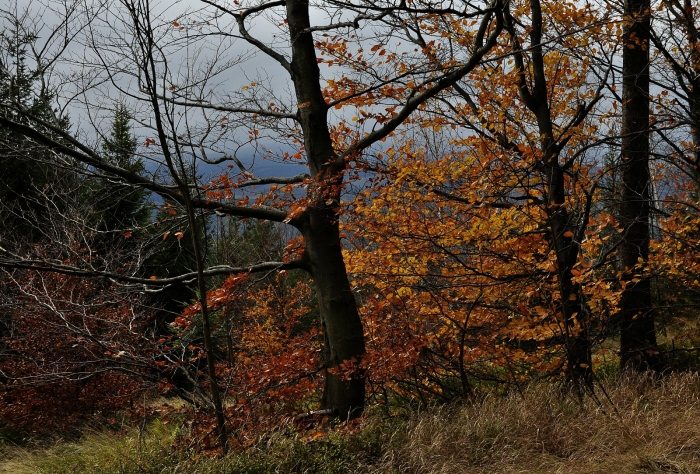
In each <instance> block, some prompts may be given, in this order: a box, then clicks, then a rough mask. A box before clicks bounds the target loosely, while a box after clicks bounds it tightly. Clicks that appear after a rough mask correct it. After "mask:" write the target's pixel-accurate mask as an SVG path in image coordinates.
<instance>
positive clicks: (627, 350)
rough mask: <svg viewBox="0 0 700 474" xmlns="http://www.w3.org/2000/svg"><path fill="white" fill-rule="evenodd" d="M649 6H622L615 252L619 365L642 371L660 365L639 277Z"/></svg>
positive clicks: (645, 281)
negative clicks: (619, 235) (619, 233)
mask: <svg viewBox="0 0 700 474" xmlns="http://www.w3.org/2000/svg"><path fill="white" fill-rule="evenodd" d="M650 8H651V4H650V1H649V0H627V1H626V2H625V17H626V18H627V19H628V20H629V21H630V23H629V25H628V26H626V27H625V31H624V34H623V35H624V38H623V59H622V76H623V78H622V81H623V84H622V202H621V205H620V223H621V225H622V226H623V228H624V233H623V241H622V244H621V246H620V263H621V265H622V271H623V275H622V281H623V285H625V289H624V291H623V294H622V301H621V308H620V364H621V366H622V367H623V368H626V369H631V370H637V371H643V370H648V369H657V368H659V365H660V358H659V355H658V354H659V352H658V349H657V346H656V330H655V327H654V313H653V307H652V299H651V282H650V280H649V277H648V276H645V275H644V273H646V270H645V269H640V268H636V267H637V265H638V264H641V265H646V263H647V261H648V259H649V224H650V185H651V177H650V174H649V105H650V104H649V36H650V18H651V16H650Z"/></svg>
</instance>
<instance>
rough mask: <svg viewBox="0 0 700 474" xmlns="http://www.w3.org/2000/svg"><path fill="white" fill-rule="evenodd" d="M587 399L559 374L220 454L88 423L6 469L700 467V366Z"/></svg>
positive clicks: (164, 432)
mask: <svg viewBox="0 0 700 474" xmlns="http://www.w3.org/2000/svg"><path fill="white" fill-rule="evenodd" d="M604 388H605V392H606V393H607V395H608V396H609V400H608V399H607V397H606V396H605V394H604V393H603V390H601V389H600V388H599V389H598V398H599V401H598V402H596V401H595V400H593V399H591V398H588V399H586V400H585V401H584V402H583V404H580V403H579V401H578V400H577V399H576V398H574V397H570V396H568V395H566V394H563V393H562V392H561V390H560V389H558V388H557V387H556V386H554V385H547V384H538V385H533V386H531V387H530V388H528V389H527V390H525V391H524V392H523V393H522V394H516V393H514V394H511V395H508V396H505V397H496V396H494V397H487V398H486V399H485V400H484V401H483V402H481V403H480V404H478V405H471V406H458V405H445V406H441V407H435V408H432V409H428V410H425V411H424V412H422V413H414V414H412V415H410V416H407V417H403V418H386V417H382V416H380V415H368V416H367V418H366V419H365V421H364V425H363V426H362V428H361V429H360V430H359V432H353V433H347V432H345V431H343V430H338V431H334V432H329V433H327V434H326V435H325V436H323V437H321V438H319V439H315V440H313V441H309V440H308V439H310V438H311V437H309V436H306V435H305V434H304V433H301V434H299V433H295V432H293V431H292V430H290V431H287V432H282V431H280V432H277V433H272V434H270V435H269V436H268V437H267V438H266V439H264V440H260V441H259V442H258V443H257V444H256V445H254V446H252V447H251V448H249V449H247V450H245V451H241V452H236V453H231V454H230V455H228V456H227V457H225V458H219V459H211V458H207V457H206V456H202V455H200V454H198V453H195V452H183V451H173V450H172V449H171V447H170V446H171V443H172V442H173V441H174V440H175V437H176V436H177V429H176V428H175V427H173V425H167V426H166V425H163V424H162V423H160V422H154V423H152V424H151V425H150V427H149V429H148V430H146V431H145V432H141V433H139V432H138V430H136V429H135V430H134V431H133V432H129V433H127V434H123V435H115V434H108V433H106V432H92V433H88V434H86V435H85V436H84V437H83V439H82V440H81V441H80V442H77V443H61V442H59V443H56V444H55V445H53V446H51V447H48V448H41V449H34V450H30V449H27V448H17V447H12V446H9V445H5V446H3V447H2V449H0V456H1V457H2V461H0V472H1V473H17V474H22V473H52V474H53V473H172V474H175V473H188V474H189V473H193V474H194V473H206V474H208V473H211V474H213V473H227V474H234V473H246V474H253V473H274V472H281V473H328V474H331V473H379V474H381V473H387V474H388V473H416V474H418V473H420V474H438V473H474V474H480V473H572V474H575V473H601V474H602V473H606V474H608V473H622V474H624V473H700V376H698V375H697V374H676V375H672V376H668V377H666V378H663V379H654V378H651V377H626V378H620V377H618V378H617V379H610V380H607V381H606V382H605V387H604Z"/></svg>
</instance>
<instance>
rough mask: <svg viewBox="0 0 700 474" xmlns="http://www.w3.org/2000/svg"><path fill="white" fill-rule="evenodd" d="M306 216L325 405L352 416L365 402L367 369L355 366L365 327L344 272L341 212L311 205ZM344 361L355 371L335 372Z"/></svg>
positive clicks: (359, 356) (341, 416)
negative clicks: (321, 337)
mask: <svg viewBox="0 0 700 474" xmlns="http://www.w3.org/2000/svg"><path fill="white" fill-rule="evenodd" d="M307 218H308V220H307V223H306V225H305V226H304V229H305V230H306V232H304V237H305V241H306V258H308V265H309V270H310V272H311V275H312V276H313V278H314V282H315V283H316V293H317V296H318V305H319V310H320V314H321V324H322V327H323V333H324V342H325V347H324V349H323V355H324V361H325V364H326V368H327V370H326V380H325V387H324V393H323V399H322V401H321V404H322V406H323V408H326V409H333V410H334V411H335V412H336V413H337V414H338V416H339V417H340V418H341V419H347V418H348V417H350V418H352V417H355V416H357V415H359V414H360V413H362V409H363V407H364V397H365V379H364V373H363V372H362V371H361V370H354V369H353V367H352V366H353V365H354V364H353V362H358V363H359V362H360V361H361V359H362V357H363V355H364V353H365V342H364V331H363V328H362V323H361V322H360V317H359V314H358V311H357V304H356V302H355V296H354V295H353V294H352V291H351V290H350V284H349V282H348V276H347V273H346V271H345V263H344V261H343V255H342V253H341V246H340V238H339V229H338V216H337V213H336V212H335V211H334V210H333V209H331V208H325V209H323V208H322V209H312V210H310V211H309V212H308V213H307ZM344 362H349V363H350V366H349V367H348V368H349V369H350V370H351V372H350V373H338V372H336V370H338V369H336V368H337V367H338V366H339V365H341V364H342V363H344Z"/></svg>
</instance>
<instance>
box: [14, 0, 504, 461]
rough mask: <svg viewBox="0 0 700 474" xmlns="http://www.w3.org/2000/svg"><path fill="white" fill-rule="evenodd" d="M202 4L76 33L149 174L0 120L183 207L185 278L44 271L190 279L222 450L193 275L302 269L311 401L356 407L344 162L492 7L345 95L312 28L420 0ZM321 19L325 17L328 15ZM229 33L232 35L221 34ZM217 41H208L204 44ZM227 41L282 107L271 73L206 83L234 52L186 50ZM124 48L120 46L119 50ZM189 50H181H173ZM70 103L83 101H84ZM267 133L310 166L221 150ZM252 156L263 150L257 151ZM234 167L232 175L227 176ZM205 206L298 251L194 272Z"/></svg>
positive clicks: (479, 31)
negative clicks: (320, 384) (253, 60)
mask: <svg viewBox="0 0 700 474" xmlns="http://www.w3.org/2000/svg"><path fill="white" fill-rule="evenodd" d="M202 3H203V4H204V5H205V7H203V8H202V9H200V10H194V11H192V12H189V13H188V14H184V15H182V16H181V17H177V18H174V19H173V20H168V21H165V22H163V21H160V20H158V21H156V20H157V19H158V18H157V15H159V14H158V13H157V12H156V11H155V9H154V8H153V6H152V5H149V4H148V2H146V1H141V0H133V1H132V0H125V1H123V2H121V4H120V15H119V17H118V18H116V17H113V16H112V14H113V13H114V11H115V10H114V8H116V7H115V6H112V7H110V8H111V9H112V10H111V11H101V12H97V17H96V18H97V19H96V20H94V21H93V23H92V25H91V27H92V30H91V31H90V33H91V35H92V36H89V37H87V38H86V39H85V40H84V41H85V42H84V44H86V45H87V48H88V52H89V54H90V60H89V61H87V62H84V63H83V65H84V66H85V67H86V69H89V70H90V71H91V74H92V73H94V74H96V75H97V76H99V77H104V78H105V80H106V81H107V82H106V84H107V86H105V87H109V88H110V91H109V93H110V94H114V92H115V90H116V91H119V92H120V93H121V94H123V95H124V96H125V97H131V98H132V100H136V101H138V103H139V107H142V110H143V115H142V116H138V115H137V116H136V120H137V121H138V122H139V123H141V124H142V125H143V126H144V127H145V129H146V130H148V133H149V135H147V136H146V138H145V142H144V148H143V151H144V152H147V151H150V153H149V159H150V160H153V162H154V163H157V164H156V167H157V168H158V169H157V170H156V171H152V172H151V171H148V167H147V169H146V170H145V171H144V172H138V171H134V170H130V169H126V168H125V167H123V166H119V165H118V164H114V163H111V162H110V161H109V160H108V159H107V157H106V156H105V155H104V153H101V152H100V151H99V149H96V148H95V147H93V146H90V144H89V143H87V142H86V141H85V140H82V138H81V135H80V134H79V133H71V134H68V133H65V132H63V133H60V136H61V138H62V139H63V140H64V141H65V142H66V143H65V144H63V143H61V142H59V141H57V140H55V139H53V138H51V137H50V136H48V135H47V134H46V133H43V132H42V129H41V127H44V126H48V127H49V129H51V130H55V128H52V127H51V126H49V125H48V124H45V122H44V121H43V120H41V118H40V117H36V116H34V115H32V114H31V113H30V112H29V111H27V110H25V109H24V108H22V107H18V106H15V107H14V110H15V111H16V112H17V113H18V114H20V115H21V116H22V117H23V118H25V119H26V121H27V122H26V123H22V122H20V121H17V120H12V119H11V118H4V117H3V118H0V126H2V127H4V128H5V129H7V130H12V131H13V132H15V133H19V134H21V135H24V136H26V137H28V138H31V139H33V140H36V141H37V142H40V143H42V144H43V145H45V146H47V147H50V148H51V149H52V150H55V151H57V152H61V153H65V154H66V155H67V156H70V157H71V158H72V159H74V160H77V161H79V162H81V163H83V164H84V165H86V166H89V167H92V168H94V169H96V170H99V171H100V172H101V173H103V174H105V175H110V176H111V177H112V178H114V179H117V180H121V181H124V182H128V183H129V184H130V185H132V186H137V187H140V188H143V189H146V190H149V191H152V192H155V193H157V194H159V195H160V196H161V197H162V198H163V199H165V200H171V201H172V202H176V203H178V204H179V205H181V206H183V208H184V209H185V215H186V217H187V219H188V226H189V228H190V230H191V232H192V235H193V247H194V251H195V253H196V258H195V261H196V264H197V270H196V272H193V273H186V274H183V275H178V276H173V277H168V278H163V279H156V280H151V279H150V278H138V277H134V276H123V275H119V274H117V273H115V272H105V271H99V270H95V269H91V270H90V271H88V272H84V271H83V270H82V269H77V268H71V269H66V268H59V266H56V265H53V267H54V268H53V269H54V270H59V269H62V270H63V271H73V272H75V273H80V274H91V275H104V276H109V277H110V278H113V279H115V280H118V281H122V282H128V283H131V284H141V285H170V284H173V283H176V282H179V281H187V280H188V279H191V278H193V277H196V279H197V281H198V285H199V294H200V306H201V311H202V314H203V328H204V338H205V350H206V352H207V354H208V355H207V363H208V366H209V369H208V372H209V376H208V384H209V386H210V388H211V390H212V398H213V399H214V400H213V403H214V405H215V407H214V409H215V411H216V412H217V419H218V430H219V436H220V440H221V442H220V444H221V447H222V448H224V449H225V446H226V440H225V439H226V427H225V420H224V414H223V411H224V410H223V408H222V403H221V401H220V400H217V396H216V391H217V390H218V389H217V386H218V380H217V376H216V367H215V366H214V365H213V364H215V361H214V351H213V347H214V345H213V341H211V340H210V335H211V334H209V336H208V335H207V333H210V332H211V331H210V330H211V327H210V321H209V320H210V316H209V315H208V314H207V301H206V294H207V284H206V281H205V279H206V278H208V277H210V276H213V275H219V274H237V273H249V272H253V273H254V272H263V271H264V272H267V271H272V270H283V269H292V268H300V269H304V270H306V271H308V272H309V273H310V275H311V276H312V278H313V280H314V284H315V290H316V295H317V299H318V307H319V314H320V321H321V328H322V333H323V337H324V342H325V344H324V349H323V354H324V357H323V359H324V370H325V371H326V374H327V375H326V377H325V388H324V395H323V397H322V400H321V405H322V407H323V408H327V409H328V410H329V411H332V412H334V413H336V414H337V415H339V416H340V417H342V418H348V417H353V416H357V415H358V414H359V413H361V411H362V408H363V406H364V394H365V376H364V373H363V370H362V368H361V365H360V362H361V360H362V358H363V356H364V353H365V345H364V334H363V327H362V323H361V321H360V318H359V315H358V311H357V304H356V301H355V298H354V296H353V294H352V292H351V288H350V285H349V282H348V278H347V274H346V270H345V263H344V260H343V255H342V247H341V236H340V231H339V215H340V214H339V206H340V205H341V193H342V190H343V183H344V177H345V172H346V169H347V168H348V166H349V165H350V164H352V163H353V161H354V160H355V159H356V158H357V157H358V156H360V155H361V153H362V152H363V150H366V149H368V148H369V147H371V146H373V145H375V144H378V143H381V142H382V140H385V139H387V137H389V136H390V135H391V133H392V132H393V131H394V130H395V129H396V128H397V127H398V126H399V125H400V124H401V123H402V122H403V121H405V120H406V119H407V118H408V117H409V115H410V114H411V113H413V112H414V111H416V110H417V109H418V108H419V107H421V106H422V104H424V103H425V102H426V101H427V100H429V99H431V98H433V97H435V96H436V95H438V94H440V93H441V92H443V91H444V90H445V89H446V88H448V87H450V86H451V85H453V84H455V83H456V82H457V81H458V80H459V79H460V78H462V77H464V76H465V75H466V74H468V73H469V72H470V71H472V70H473V69H474V68H475V67H477V66H478V64H479V63H480V61H481V60H482V58H483V57H484V56H485V55H486V54H487V53H488V52H489V50H490V49H491V48H492V47H493V46H494V45H495V43H496V39H497V37H498V35H499V34H500V31H501V28H502V24H503V18H502V8H503V4H502V3H501V2H500V1H493V2H490V3H487V4H485V6H484V8H483V9H475V10H474V11H473V12H466V13H465V12H456V11H454V10H452V9H448V10H449V11H447V10H446V11H445V12H444V13H450V14H452V13H454V14H458V15H459V18H460V21H461V22H463V23H464V24H465V25H466V24H468V23H469V22H471V21H474V20H476V21H477V26H476V27H475V28H473V30H474V31H473V34H472V35H471V38H473V39H472V41H473V44H474V48H473V49H472V50H470V51H468V54H466V57H465V60H464V61H463V62H460V63H459V64H455V65H451V66H448V67H445V68H444V69H441V70H438V71H435V70H434V68H432V67H424V66H426V65H425V64H422V65H421V64H415V66H416V67H415V68H412V69H411V73H410V74H411V75H412V81H411V82H406V81H404V78H405V76H406V74H407V73H406V71H399V72H396V71H393V72H392V73H391V74H390V75H389V77H388V78H385V77H384V74H382V75H381V76H377V75H375V74H374V73H373V72H372V71H370V72H369V74H366V75H365V77H364V78H362V79H363V81H366V83H365V82H362V81H357V82H354V84H353V85H352V90H348V89H343V88H342V87H341V88H340V89H339V88H338V87H337V85H339V84H352V83H353V81H345V78H344V77H342V76H339V77H338V78H337V80H331V79H329V80H328V81H327V85H328V88H327V90H326V91H324V87H323V86H322V83H321V79H320V74H321V71H320V69H319V62H320V61H323V58H319V56H318V49H320V50H321V51H323V52H326V51H328V52H330V51H333V52H334V54H336V53H340V52H341V51H342V50H343V48H347V47H348V42H347V41H346V40H344V39H343V38H339V39H333V38H331V37H327V38H328V40H327V41H325V40H324V41H319V42H317V41H315V39H314V35H315V34H318V33H322V34H326V33H325V32H328V31H333V30H341V31H344V30H347V29H348V28H355V27H356V25H359V24H360V22H362V23H365V22H366V23H371V22H378V24H379V25H380V26H382V27H384V28H389V27H387V26H385V25H383V24H382V23H381V20H382V19H383V18H385V17H386V18H388V17H390V16H391V17H397V16H398V15H400V14H405V15H407V16H409V17H411V18H413V20H414V21H416V22H418V23H420V21H421V19H422V18H433V17H434V16H435V14H436V13H435V12H434V11H433V10H432V9H429V8H423V7H420V6H417V7H412V6H400V7H398V8H396V7H395V6H393V5H384V6H380V5H378V4H374V3H372V2H368V3H367V4H366V5H365V4H357V5H350V6H351V7H352V9H354V10H356V11H358V13H357V15H356V16H355V18H354V19H352V21H349V22H348V21H341V22H338V23H333V22H332V21H331V22H330V23H328V24H318V25H313V24H312V23H311V11H312V10H311V8H312V7H311V5H309V4H308V3H306V2H301V1H297V0H289V1H285V2H277V1H275V2H269V3H263V4H255V5H250V6H245V5H239V6H238V7H237V8H242V9H241V10H236V11H233V10H231V9H229V7H228V6H226V5H224V4H222V3H217V2H214V1H208V0H204V1H203V2H202ZM343 6H346V4H345V3H343V2H337V3H334V2H330V3H329V4H328V7H327V8H329V9H330V11H336V12H338V13H340V10H339V9H340V8H341V7H343ZM437 13H438V14H442V13H443V12H440V11H438V12H437ZM169 15H172V14H169V13H166V12H163V13H160V18H161V19H163V18H168V16H169ZM266 15H267V16H268V17H271V18H277V17H279V18H281V19H282V23H281V25H280V26H281V27H282V28H283V29H284V30H285V34H284V36H283V37H284V38H285V41H284V46H281V47H279V48H278V47H277V41H278V40H280V37H277V36H273V39H271V40H269V41H263V40H261V39H259V38H257V37H255V36H254V35H253V34H252V33H251V31H253V30H252V27H251V23H255V22H256V21H261V20H263V19H264V18H265V17H266ZM330 18H334V15H331V16H330ZM100 22H101V23H100ZM226 22H228V23H226ZM224 23H226V25H225V26H224ZM156 24H157V26H156ZM275 24H276V23H275ZM273 26H274V25H273ZM102 27H103V28H102ZM101 28H102V29H101ZM231 31H236V33H235V34H234V35H233V36H232V35H231V33H230V32H231ZM358 31H367V37H368V39H369V38H371V37H372V35H373V34H371V33H369V29H367V27H365V26H363V28H362V29H358ZM113 32H114V34H113ZM324 38H326V37H324ZM122 39H125V40H126V41H125V43H126V44H123V43H122V42H121V41H122ZM215 39H216V40H217V41H218V43H216V42H213V41H214V40H215ZM232 39H236V40H237V41H239V42H242V43H244V44H247V45H248V47H250V48H252V50H254V51H256V52H257V54H260V55H262V56H263V57H267V58H268V59H270V60H271V61H272V64H273V66H272V67H274V68H277V69H276V70H277V71H278V72H282V73H283V74H285V77H287V78H288V80H289V82H288V84H289V87H290V89H291V90H293V94H292V97H291V98H290V99H291V100H290V101H285V100H284V97H274V92H276V91H278V90H280V89H279V88H274V89H273V88H272V87H271V86H270V84H271V78H272V77H273V73H272V72H270V73H268V75H267V76H266V77H260V78H256V79H255V80H252V81H251V80H249V79H247V80H246V82H245V83H244V85H243V86H242V87H240V89H232V88H230V87H229V86H228V84H226V87H229V88H228V89H224V90H221V89H219V88H217V86H218V85H220V84H221V83H219V81H215V79H216V76H217V75H218V74H221V73H223V72H226V71H228V70H229V69H230V67H231V65H233V64H235V59H231V60H227V59H224V58H219V57H212V58H207V57H205V56H201V55H197V54H192V52H191V51H193V49H192V48H194V51H203V50H204V49H207V48H210V47H213V48H214V50H216V49H217V48H220V50H221V51H224V50H226V48H228V47H229V46H230V41H232ZM377 46H379V45H377ZM122 48H125V49H122ZM200 48H204V49H200ZM124 51H128V54H126V53H124ZM188 51H189V54H186V55H185V57H184V58H183V56H181V55H180V54H181V53H186V52H188ZM86 53H87V52H86ZM374 53H375V54H373V55H372V56H373V58H372V61H374V62H375V63H376V65H377V68H385V66H383V64H384V58H383V56H384V55H385V54H386V51H385V50H383V49H382V50H381V51H380V50H379V47H377V48H376V49H375V51H374ZM178 55H180V56H178ZM392 57H393V55H392ZM183 59H184V60H185V61H186V62H187V64H186V67H184V69H182V74H180V72H179V71H178V70H177V69H176V68H174V65H175V64H177V63H176V62H174V61H178V62H179V61H182V60H183ZM350 59H352V55H351V56H350ZM227 61H229V62H227ZM335 61H336V60H335V59H333V60H331V61H329V63H331V64H335ZM217 64H218V66H217ZM338 64H339V65H341V66H343V67H345V69H346V70H347V71H349V74H350V73H352V74H354V72H353V71H357V68H356V65H355V64H354V63H353V61H352V60H351V61H348V57H347V56H343V60H342V61H340V62H338ZM428 66H429V65H428ZM93 77H95V76H94V75H93V76H91V75H89V74H88V75H86V76H85V78H84V80H85V81H86V83H85V84H86V86H85V89H84V90H85V91H88V90H90V91H91V93H92V94H94V93H97V92H99V87H97V86H95V87H93V86H92V82H91V81H92V78H93ZM239 77H244V76H243V75H240V76H239ZM275 77H279V76H278V75H276V76H275ZM126 78H130V79H131V80H130V81H129V80H126ZM404 82H405V84H404ZM217 83H218V84H217ZM239 84H240V82H239ZM394 84H400V86H395V85H394ZM392 89H393V93H392V92H391V90H392ZM331 91H334V92H333V93H334V95H333V96H331V95H330V94H331ZM376 91H380V92H381V94H377V92H376ZM82 97H85V98H86V101H88V99H87V96H82ZM382 101H385V103H382ZM285 102H286V103H285ZM386 103H388V104H389V105H388V107H386V110H385V111H381V110H380V111H379V112H378V113H373V114H372V120H371V121H370V122H368V123H366V124H365V127H366V130H354V131H353V130H349V127H348V125H347V123H348V122H347V121H346V120H345V119H343V118H337V119H336V124H335V125H331V123H330V122H331V120H332V119H334V117H333V116H332V115H331V114H330V111H332V110H337V109H343V108H345V107H347V108H354V107H361V108H367V109H368V110H369V108H371V107H383V106H385V105H386ZM278 104H279V105H278ZM84 112H85V113H86V114H88V115H90V114H91V113H93V111H92V109H90V108H87V109H85V110H84ZM195 114H196V115H197V117H198V121H197V120H195ZM56 131H57V132H58V130H56ZM348 131H349V133H348ZM241 132H242V133H241ZM261 132H262V133H261ZM265 135H269V136H270V137H271V138H274V139H277V140H280V141H282V142H283V143H285V148H283V151H279V152H278V156H280V157H281V158H282V159H283V160H289V161H294V160H296V159H301V160H302V162H304V163H305V164H306V165H307V166H308V174H306V173H303V174H297V175H294V176H288V177H274V176H273V177H270V176H268V177H262V178H260V177H257V176H254V175H253V173H254V172H255V170H254V169H248V167H246V165H244V164H243V162H242V161H241V159H240V158H238V157H236V156H232V155H231V153H230V152H231V148H232V145H233V144H236V143H238V144H243V145H253V146H254V147H255V148H253V149H254V150H261V149H267V147H264V148H263V142H262V140H263V138H264V136H265ZM151 150H152V151H151ZM287 150H291V151H287ZM274 153H275V152H272V153H271V154H274ZM212 154H214V155H216V157H213V156H212ZM263 154H264V155H268V154H270V153H269V152H267V151H263ZM197 163H199V164H200V165H201V164H204V163H206V164H210V165H212V166H213V165H216V164H220V163H230V165H231V168H230V169H231V170H232V171H231V173H230V174H229V172H226V171H224V172H223V173H220V175H219V177H218V178H216V179H213V180H211V181H210V182H208V183H206V184H202V183H201V182H200V181H199V177H198V175H197V169H198V167H197ZM236 167H237V168H238V170H237V171H233V170H236ZM200 169H201V168H200ZM159 173H162V174H159ZM168 180H169V181H170V182H171V183H174V186H172V185H170V184H169V183H168ZM268 185H272V187H271V188H268V189H267V190H264V191H263V192H261V193H260V195H259V196H258V197H257V199H256V200H255V201H252V200H250V196H249V195H246V194H245V192H244V191H245V190H246V189H250V188H251V187H252V186H268ZM302 186H303V187H305V188H306V196H305V197H304V198H300V197H298V196H297V195H295V194H294V193H295V190H296V189H298V188H300V187H302ZM211 212H219V213H222V214H226V215H230V216H235V217H238V218H253V219H265V220H270V221H274V222H285V223H288V224H289V225H291V226H293V227H295V228H296V229H297V230H298V231H299V232H300V234H301V235H302V236H303V243H304V251H303V254H302V255H301V257H300V258H295V259H292V260H290V261H282V262H260V263H257V264H253V265H246V267H245V268H240V267H233V266H230V265H218V266H214V267H209V268H204V264H205V259H204V255H203V252H202V250H203V249H202V248H201V247H200V246H199V245H198V243H197V237H196V236H197V235H201V233H202V232H204V231H205V228H204V227H203V226H201V225H200V224H198V216H199V215H201V214H202V213H211ZM50 267H52V265H46V266H44V268H45V269H47V270H49V269H51V268H50Z"/></svg>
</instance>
